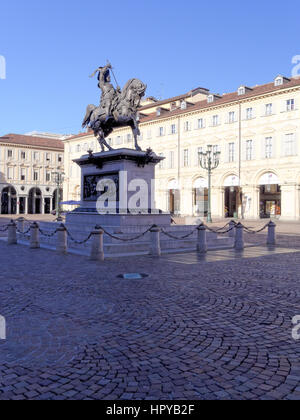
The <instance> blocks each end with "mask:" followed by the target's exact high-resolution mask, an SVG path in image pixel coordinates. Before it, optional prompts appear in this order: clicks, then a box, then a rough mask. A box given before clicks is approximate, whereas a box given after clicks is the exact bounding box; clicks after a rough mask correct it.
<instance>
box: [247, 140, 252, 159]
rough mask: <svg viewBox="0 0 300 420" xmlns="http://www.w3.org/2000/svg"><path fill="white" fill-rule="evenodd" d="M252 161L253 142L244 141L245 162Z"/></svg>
mask: <svg viewBox="0 0 300 420" xmlns="http://www.w3.org/2000/svg"><path fill="white" fill-rule="evenodd" d="M252 159H253V141H252V140H247V141H246V160H252Z"/></svg>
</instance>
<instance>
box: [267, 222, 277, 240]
mask: <svg viewBox="0 0 300 420" xmlns="http://www.w3.org/2000/svg"><path fill="white" fill-rule="evenodd" d="M275 228H276V225H275V223H273V222H272V221H271V222H270V223H269V224H268V238H267V245H276V233H275Z"/></svg>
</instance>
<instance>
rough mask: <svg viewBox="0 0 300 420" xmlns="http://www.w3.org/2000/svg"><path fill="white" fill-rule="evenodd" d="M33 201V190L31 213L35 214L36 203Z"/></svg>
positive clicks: (33, 194) (34, 197)
mask: <svg viewBox="0 0 300 420" xmlns="http://www.w3.org/2000/svg"><path fill="white" fill-rule="evenodd" d="M35 199H36V193H35V190H34V191H33V193H32V213H33V214H36V202H35Z"/></svg>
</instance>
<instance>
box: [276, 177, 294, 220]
mask: <svg viewBox="0 0 300 420" xmlns="http://www.w3.org/2000/svg"><path fill="white" fill-rule="evenodd" d="M297 187H298V186H297V185H296V184H287V185H281V218H280V220H297V219H298V215H297V214H296V208H297V205H296V202H297Z"/></svg>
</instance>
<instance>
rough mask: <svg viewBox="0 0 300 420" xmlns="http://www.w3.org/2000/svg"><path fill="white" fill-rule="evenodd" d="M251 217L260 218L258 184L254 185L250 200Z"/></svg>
mask: <svg viewBox="0 0 300 420" xmlns="http://www.w3.org/2000/svg"><path fill="white" fill-rule="evenodd" d="M251 206H252V211H251V213H250V214H251V218H253V219H260V186H259V185H255V186H254V187H253V197H252V200H251Z"/></svg>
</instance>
